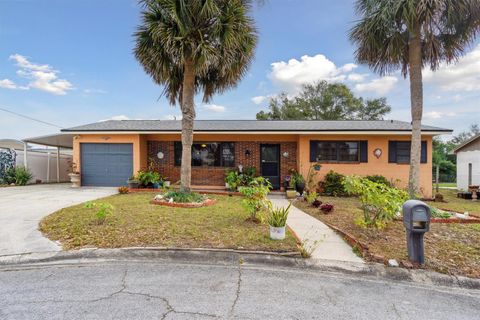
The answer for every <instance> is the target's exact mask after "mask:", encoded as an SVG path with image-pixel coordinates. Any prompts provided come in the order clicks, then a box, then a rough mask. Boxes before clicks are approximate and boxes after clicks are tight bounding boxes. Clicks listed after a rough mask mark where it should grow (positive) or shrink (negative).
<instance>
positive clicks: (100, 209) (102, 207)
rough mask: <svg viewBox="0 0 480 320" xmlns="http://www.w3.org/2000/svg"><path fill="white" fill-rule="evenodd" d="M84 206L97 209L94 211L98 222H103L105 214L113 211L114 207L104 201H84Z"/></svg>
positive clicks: (107, 214)
mask: <svg viewBox="0 0 480 320" xmlns="http://www.w3.org/2000/svg"><path fill="white" fill-rule="evenodd" d="M85 208H87V209H93V208H96V209H97V211H96V212H95V218H96V219H97V223H98V224H103V223H104V222H105V220H106V218H107V216H109V215H111V214H113V211H114V207H113V206H112V205H111V204H110V203H104V202H99V203H96V202H87V203H85Z"/></svg>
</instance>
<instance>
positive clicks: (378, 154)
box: [373, 148, 382, 159]
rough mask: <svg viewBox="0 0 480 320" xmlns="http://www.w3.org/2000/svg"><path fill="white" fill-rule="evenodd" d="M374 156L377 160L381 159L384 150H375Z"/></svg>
mask: <svg viewBox="0 0 480 320" xmlns="http://www.w3.org/2000/svg"><path fill="white" fill-rule="evenodd" d="M373 155H374V156H375V157H376V158H377V159H379V158H380V157H381V156H382V149H380V148H377V149H375V150H373Z"/></svg>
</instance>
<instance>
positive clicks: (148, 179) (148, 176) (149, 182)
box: [137, 171, 160, 188]
mask: <svg viewBox="0 0 480 320" xmlns="http://www.w3.org/2000/svg"><path fill="white" fill-rule="evenodd" d="M137 178H138V180H139V181H140V184H141V185H142V186H143V187H145V188H153V187H154V183H156V182H159V181H160V174H159V173H158V172H155V171H138V173H137Z"/></svg>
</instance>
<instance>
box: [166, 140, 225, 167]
mask: <svg viewBox="0 0 480 320" xmlns="http://www.w3.org/2000/svg"><path fill="white" fill-rule="evenodd" d="M174 149H175V152H174V153H175V165H176V166H180V165H181V163H182V143H181V142H178V141H177V142H175V146H174ZM192 166H194V167H234V166H235V145H234V144H233V143H232V142H208V143H194V144H192Z"/></svg>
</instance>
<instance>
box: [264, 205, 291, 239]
mask: <svg viewBox="0 0 480 320" xmlns="http://www.w3.org/2000/svg"><path fill="white" fill-rule="evenodd" d="M291 206H292V204H291V203H290V204H289V205H288V207H286V208H284V207H282V208H276V207H274V206H273V205H272V203H271V202H269V208H268V211H269V214H268V219H267V221H268V225H269V226H270V239H272V240H283V239H285V227H286V225H287V217H288V212H289V210H290V207H291Z"/></svg>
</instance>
